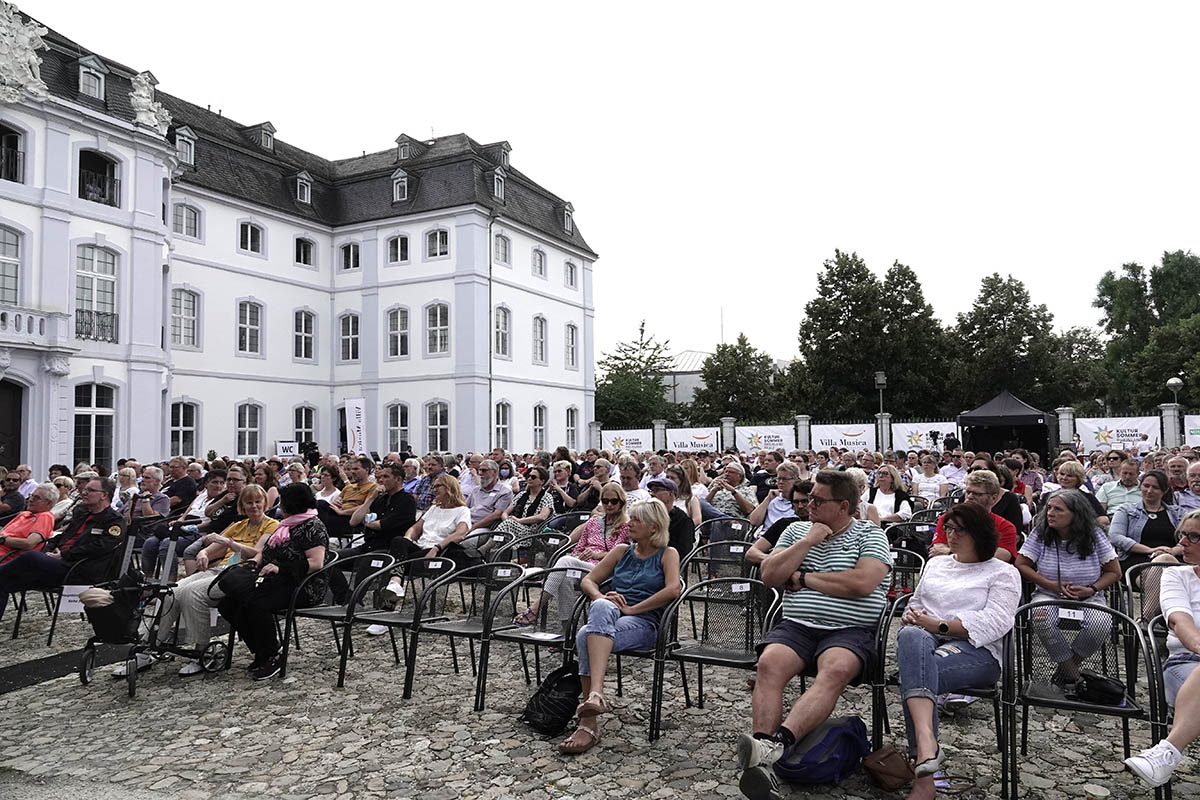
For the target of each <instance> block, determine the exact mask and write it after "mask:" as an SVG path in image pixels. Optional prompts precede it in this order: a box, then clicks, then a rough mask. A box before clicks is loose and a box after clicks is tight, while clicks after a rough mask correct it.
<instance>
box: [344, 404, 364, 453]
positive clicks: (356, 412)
mask: <svg viewBox="0 0 1200 800" xmlns="http://www.w3.org/2000/svg"><path fill="white" fill-rule="evenodd" d="M346 452H347V453H351V454H353V455H366V452H367V401H366V400H364V399H363V398H361V397H347V398H346Z"/></svg>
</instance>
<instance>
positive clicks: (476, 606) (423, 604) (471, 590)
mask: <svg viewBox="0 0 1200 800" xmlns="http://www.w3.org/2000/svg"><path fill="white" fill-rule="evenodd" d="M524 574H525V568H524V567H522V566H521V565H520V564H513V563H511V562H485V563H483V564H474V565H472V566H469V567H464V568H462V569H458V570H455V571H454V572H451V573H450V574H449V575H445V576H443V577H441V578H439V579H438V580H436V581H434V582H433V583H432V584H430V585H429V586H428V587H427V588H426V589H425V591H424V592H423V593H422V597H421V599H419V600H418V604H417V615H418V620H419V619H420V618H421V617H424V616H427V614H426V611H427V610H429V609H434V608H436V609H437V612H438V614H440V615H443V616H447V617H451V618H459V619H468V618H470V619H475V618H482V617H483V616H484V615H486V614H487V612H488V607H489V606H490V605H491V602H492V595H493V594H494V593H496V592H497V591H498V590H500V589H503V588H504V587H505V586H507V585H508V584H510V583H512V582H513V581H515V580H517V579H518V578H520V577H521V576H522V575H524ZM443 593H444V594H443ZM439 600H442V601H444V602H443V604H442V605H441V606H436V605H431V603H432V604H436V603H437V602H438V601H439ZM514 613H515V601H514Z"/></svg>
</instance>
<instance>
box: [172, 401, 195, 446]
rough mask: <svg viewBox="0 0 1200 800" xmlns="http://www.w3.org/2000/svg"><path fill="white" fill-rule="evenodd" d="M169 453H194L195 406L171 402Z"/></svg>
mask: <svg viewBox="0 0 1200 800" xmlns="http://www.w3.org/2000/svg"><path fill="white" fill-rule="evenodd" d="M171 455H173V456H194V455H196V406H195V405H193V404H192V403H172V404H171Z"/></svg>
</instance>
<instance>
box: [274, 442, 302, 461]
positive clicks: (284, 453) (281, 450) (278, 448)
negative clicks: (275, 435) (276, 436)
mask: <svg viewBox="0 0 1200 800" xmlns="http://www.w3.org/2000/svg"><path fill="white" fill-rule="evenodd" d="M297 453H298V451H297V449H296V443H295V442H281V441H278V440H276V442H275V455H277V456H279V457H280V458H295V457H296V455H297Z"/></svg>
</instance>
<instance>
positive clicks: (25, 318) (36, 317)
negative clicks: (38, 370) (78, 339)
mask: <svg viewBox="0 0 1200 800" xmlns="http://www.w3.org/2000/svg"><path fill="white" fill-rule="evenodd" d="M70 319H71V317H70V315H68V314H62V313H57V312H52V311H38V310H36V309H31V308H22V307H21V306H15V305H8V304H6V303H0V345H16V346H18V347H19V346H22V345H23V346H26V347H51V346H58V345H60V344H62V343H66V342H68V341H69V337H68V335H67V334H68V332H69V328H68V323H69V322H70Z"/></svg>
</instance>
